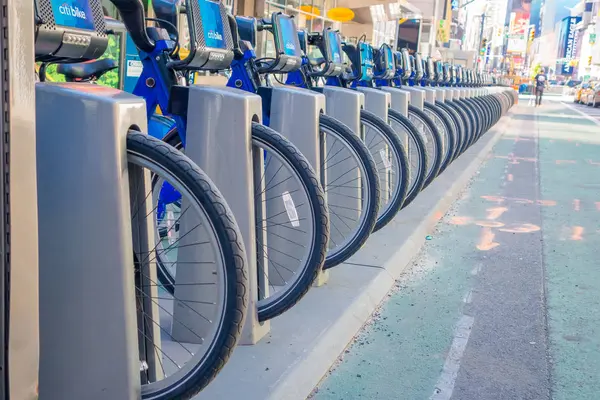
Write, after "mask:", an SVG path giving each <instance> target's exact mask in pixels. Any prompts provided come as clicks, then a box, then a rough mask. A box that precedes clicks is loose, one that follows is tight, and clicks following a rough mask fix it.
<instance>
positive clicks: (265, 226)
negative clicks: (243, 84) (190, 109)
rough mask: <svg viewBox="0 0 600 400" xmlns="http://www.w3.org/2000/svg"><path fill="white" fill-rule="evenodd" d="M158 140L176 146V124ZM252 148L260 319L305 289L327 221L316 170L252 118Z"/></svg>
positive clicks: (316, 266)
mask: <svg viewBox="0 0 600 400" xmlns="http://www.w3.org/2000/svg"><path fill="white" fill-rule="evenodd" d="M164 140H165V141H168V143H171V144H172V145H173V146H174V147H176V148H178V149H182V143H181V139H180V137H179V135H178V134H177V130H176V128H173V129H172V130H171V131H170V132H169V133H168V134H167V135H166V136H165V139H164ZM252 148H253V150H252V151H253V160H254V169H253V174H254V186H255V188H254V189H255V198H254V208H255V227H256V241H255V252H254V254H255V255H256V258H255V262H256V266H257V282H258V286H257V290H258V302H257V309H258V319H259V321H266V320H269V319H271V318H274V317H276V316H278V315H280V314H281V313H283V312H285V311H286V310H288V309H289V308H291V307H292V306H293V305H294V304H296V303H297V302H298V301H299V300H300V299H301V298H302V297H303V296H304V295H305V294H306V293H307V292H308V290H309V289H310V287H311V285H312V283H313V282H314V280H315V279H316V278H317V275H318V273H319V271H320V270H321V269H322V267H323V264H324V262H325V254H326V250H327V243H328V238H329V222H328V211H327V206H326V204H325V195H324V192H323V189H322V188H321V186H320V185H319V183H318V179H317V175H316V173H315V172H314V170H313V169H312V168H311V167H310V165H309V164H308V161H307V160H306V158H304V157H303V156H302V154H301V153H300V151H299V150H298V149H297V148H296V147H295V146H294V145H293V144H292V143H290V142H289V141H288V140H287V139H285V138H284V137H283V136H281V135H280V134H279V133H277V132H275V131H274V130H272V129H270V128H268V127H266V126H264V125H260V124H256V123H253V124H252ZM251 251H252V250H249V252H248V253H249V254H251Z"/></svg>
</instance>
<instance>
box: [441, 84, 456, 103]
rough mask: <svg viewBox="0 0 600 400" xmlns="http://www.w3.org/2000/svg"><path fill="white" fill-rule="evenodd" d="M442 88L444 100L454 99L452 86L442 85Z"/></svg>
mask: <svg viewBox="0 0 600 400" xmlns="http://www.w3.org/2000/svg"><path fill="white" fill-rule="evenodd" d="M442 90H443V91H444V97H445V100H446V101H453V100H454V91H453V90H452V88H449V87H444V88H442Z"/></svg>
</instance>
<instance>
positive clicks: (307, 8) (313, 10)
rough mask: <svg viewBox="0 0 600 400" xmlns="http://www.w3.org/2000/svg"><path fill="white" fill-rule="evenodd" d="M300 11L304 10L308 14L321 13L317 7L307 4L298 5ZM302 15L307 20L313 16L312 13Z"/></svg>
mask: <svg viewBox="0 0 600 400" xmlns="http://www.w3.org/2000/svg"><path fill="white" fill-rule="evenodd" d="M300 11H304V12H305V13H308V14H314V15H321V10H319V9H318V8H317V7H313V6H309V5H303V6H300ZM304 17H305V18H306V20H307V21H310V20H311V19H313V18H314V17H313V16H312V15H305V16H304Z"/></svg>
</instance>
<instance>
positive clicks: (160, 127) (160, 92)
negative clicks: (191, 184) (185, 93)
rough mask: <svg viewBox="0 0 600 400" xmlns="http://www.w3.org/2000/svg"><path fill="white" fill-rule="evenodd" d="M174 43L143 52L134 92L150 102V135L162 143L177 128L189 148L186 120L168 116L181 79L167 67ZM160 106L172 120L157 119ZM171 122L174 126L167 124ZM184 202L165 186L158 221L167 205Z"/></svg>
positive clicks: (160, 44) (161, 43)
mask: <svg viewBox="0 0 600 400" xmlns="http://www.w3.org/2000/svg"><path fill="white" fill-rule="evenodd" d="M171 43H172V42H170V41H167V40H158V41H156V47H155V48H154V50H153V51H152V52H151V53H146V52H143V51H139V55H140V59H141V61H142V74H141V75H140V77H139V79H138V81H137V84H136V85H135V88H134V89H133V94H134V95H136V96H140V97H142V98H144V100H146V117H147V119H148V134H149V135H151V136H154V137H155V138H157V139H161V140H162V139H164V137H165V136H166V134H167V133H168V132H169V131H170V130H171V129H172V128H174V127H177V132H178V133H179V137H180V138H181V141H182V143H183V145H184V147H185V138H186V124H187V121H186V118H185V117H182V116H179V115H171V114H168V105H169V92H170V90H171V87H172V86H173V85H175V84H176V83H177V80H178V79H177V78H178V77H177V73H176V72H175V71H172V70H169V69H168V68H167V62H168V60H169V58H168V52H169V51H170V50H171V48H172V47H171ZM157 107H158V108H160V110H161V112H162V113H163V115H165V116H167V117H168V119H169V120H170V121H169V120H168V119H167V118H161V119H158V118H157V116H156V115H155V112H156V109H157ZM169 122H170V124H167V123H169ZM180 199H181V194H180V193H179V192H177V190H175V188H173V186H171V185H170V184H169V183H164V184H163V186H162V188H161V191H160V197H159V204H158V208H157V214H158V218H159V219H160V218H162V216H163V215H164V212H165V208H166V205H168V204H173V203H176V202H177V201H179V200H180Z"/></svg>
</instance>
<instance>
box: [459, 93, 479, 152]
mask: <svg viewBox="0 0 600 400" xmlns="http://www.w3.org/2000/svg"><path fill="white" fill-rule="evenodd" d="M458 104H459V105H461V106H462V109H463V111H464V113H465V114H467V116H468V117H469V121H470V122H471V131H472V132H471V137H470V138H469V142H468V143H467V148H469V147H471V146H472V145H473V143H475V141H476V140H477V135H478V133H479V125H478V120H477V114H476V111H475V110H474V109H473V108H472V107H471V105H470V104H469V103H468V102H467V99H460V100H458Z"/></svg>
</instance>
